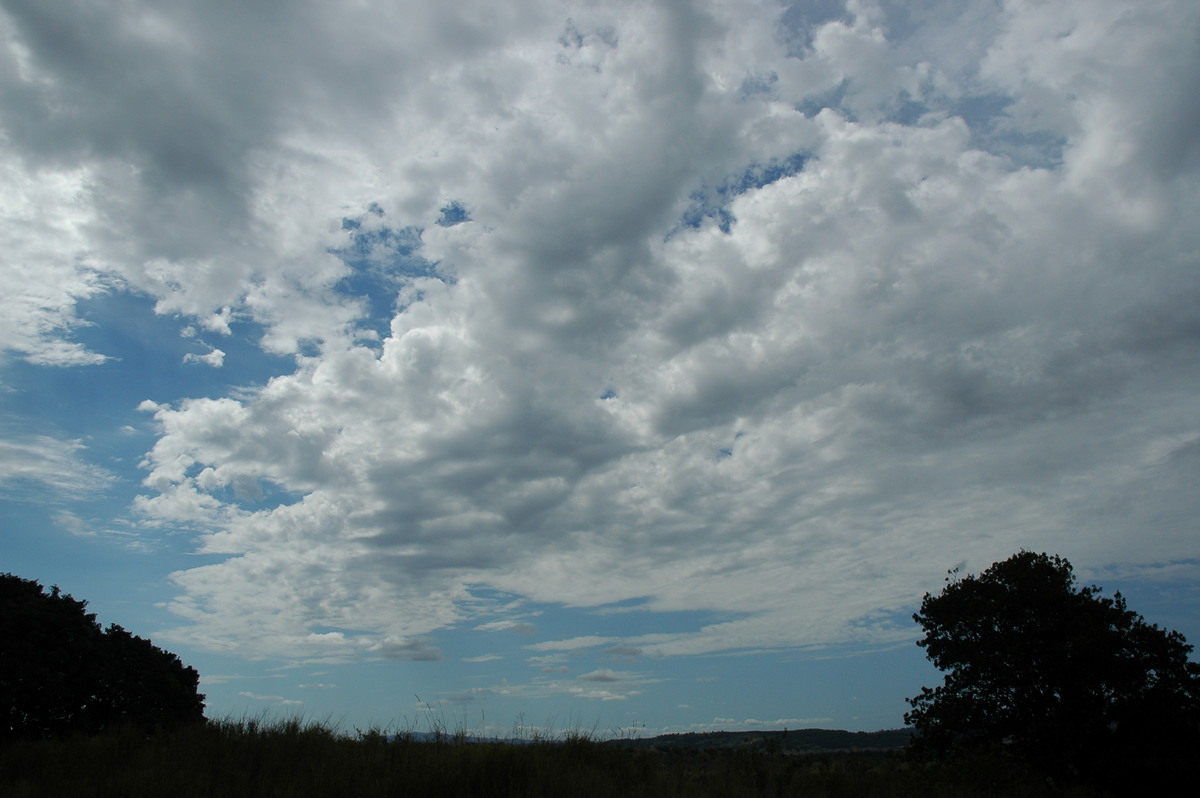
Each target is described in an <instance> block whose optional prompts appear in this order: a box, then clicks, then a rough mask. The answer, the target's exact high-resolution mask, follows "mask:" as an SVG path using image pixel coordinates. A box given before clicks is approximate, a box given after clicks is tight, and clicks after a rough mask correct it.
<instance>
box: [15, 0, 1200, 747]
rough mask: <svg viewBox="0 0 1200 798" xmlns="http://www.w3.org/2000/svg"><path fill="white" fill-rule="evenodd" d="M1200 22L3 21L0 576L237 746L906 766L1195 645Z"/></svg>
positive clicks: (198, 17)
mask: <svg viewBox="0 0 1200 798" xmlns="http://www.w3.org/2000/svg"><path fill="white" fill-rule="evenodd" d="M1197 219H1200V4H1197V3H1195V2H1194V0H1138V1H1137V2H1118V1H1117V0H1057V1H1056V2H1045V1H1044V0H928V2H923V3H915V4H914V3H909V2H903V1H902V0H846V2H840V1H838V0H811V1H810V2H803V1H799V2H793V3H786V2H779V0H694V2H687V1H686V0H663V1H662V2H649V1H646V0H639V1H638V2H606V1H605V0H595V1H594V2H583V1H579V2H574V1H571V2H558V1H557V0H533V1H527V0H513V1H512V2H504V3H496V2H493V1H492V0H462V1H461V2H455V3H440V4H433V3H421V2H390V1H387V0H355V2H349V1H348V2H342V3H329V2H319V1H318V0H294V1H292V2H276V1H274V0H263V1H262V2H255V3H246V2H241V0H174V1H173V2H148V0H122V1H120V2H118V0H107V1H106V0H60V1H59V2H53V3H47V2H43V1H42V0H0V274H2V282H0V284H2V285H3V286H4V288H3V290H2V291H0V571H6V572H12V573H15V574H18V575H20V576H22V577H25V578H29V579H36V580H38V581H40V582H41V583H42V584H44V585H46V586H49V585H52V584H57V585H59V586H60V587H61V588H62V589H63V590H64V591H66V592H69V593H71V594H73V595H74V596H75V597H77V598H81V599H86V600H88V602H89V607H90V609H91V610H92V611H94V612H96V613H97V616H98V620H99V621H100V622H101V623H103V624H107V623H119V624H121V625H123V626H125V627H126V628H127V629H129V630H130V631H132V632H134V633H136V634H139V635H142V636H144V637H149V638H151V639H152V640H153V641H154V642H155V643H156V644H158V645H160V646H162V647H164V648H167V649H168V650H170V651H173V652H175V653H176V654H178V655H179V656H180V657H181V658H182V659H183V661H184V662H186V663H188V664H189V665H192V666H194V667H196V668H197V670H199V671H200V673H201V676H202V685H201V689H202V691H203V692H204V693H205V694H206V695H207V697H208V714H209V716H210V717H225V716H234V717H241V716H244V715H252V716H257V715H260V714H265V715H269V716H294V715H297V714H299V715H302V716H304V717H307V718H312V719H324V720H328V721H331V722H334V723H337V724H341V726H342V727H343V728H345V729H347V730H352V729H355V728H366V727H368V726H371V725H375V726H388V727H392V728H399V729H409V730H427V729H431V728H437V727H441V728H447V729H450V730H456V729H458V730H464V731H469V732H472V733H480V734H506V733H510V732H512V731H513V730H523V731H530V730H535V731H542V732H546V731H551V732H552V731H554V730H569V729H582V730H588V731H593V732H596V733H600V734H609V733H630V734H638V735H643V736H648V735H652V734H658V733H663V732H686V731H706V730H713V729H726V730H735V729H767V728H771V729H778V728H801V727H825V728H840V729H851V730H872V729H881V728H896V727H899V726H901V725H902V724H903V714H904V711H905V710H906V709H907V708H908V705H907V704H906V703H905V699H906V698H907V697H909V696H914V695H917V694H918V693H919V692H920V688H921V686H922V685H933V684H937V683H939V682H940V676H939V674H938V673H937V672H936V671H935V670H934V669H933V668H932V666H931V665H929V663H927V662H926V660H925V659H924V656H923V653H922V651H921V649H920V648H918V647H917V646H916V645H915V641H916V640H917V639H918V637H919V636H920V629H919V628H918V627H917V626H916V625H915V624H914V623H913V621H912V618H911V616H912V613H913V612H914V611H915V610H916V609H917V607H918V606H919V604H920V601H921V598H922V596H923V595H924V594H925V593H926V592H927V591H928V592H933V593H936V592H938V591H939V590H940V589H941V587H942V585H943V584H944V582H943V580H944V578H945V576H946V573H947V571H948V570H950V569H953V568H960V569H962V572H963V573H978V572H980V571H981V570H983V569H985V568H987V567H988V566H989V565H990V564H991V563H993V562H996V561H998V560H1001V559H1004V558H1006V557H1008V556H1009V555H1011V554H1013V553H1014V552H1017V551H1019V550H1021V549H1029V550H1033V551H1046V552H1050V553H1057V554H1060V555H1062V556H1064V557H1066V558H1067V559H1068V560H1070V561H1071V562H1072V563H1073V564H1074V566H1075V568H1076V571H1077V573H1078V575H1079V577H1080V579H1081V581H1082V582H1084V583H1088V584H1091V583H1096V584H1099V585H1100V586H1102V587H1103V588H1104V589H1105V591H1106V592H1111V591H1113V590H1118V589H1119V590H1121V591H1122V592H1123V593H1124V595H1125V596H1126V597H1127V598H1128V600H1129V606H1130V607H1131V608H1132V609H1134V610H1136V611H1138V612H1140V613H1142V614H1143V615H1145V616H1146V619H1147V620H1148V621H1150V622H1153V623H1157V624H1160V625H1162V626H1165V627H1167V628H1172V629H1178V630H1179V631H1181V632H1182V633H1183V634H1184V635H1185V636H1187V637H1188V638H1189V639H1190V640H1192V641H1193V642H1197V641H1200V522H1198V520H1197V519H1200V489H1198V486H1200V402H1198V401H1197V396H1198V394H1200V224H1197V222H1196V220H1197Z"/></svg>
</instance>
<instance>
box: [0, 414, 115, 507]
mask: <svg viewBox="0 0 1200 798" xmlns="http://www.w3.org/2000/svg"><path fill="white" fill-rule="evenodd" d="M85 448H86V447H85V446H84V444H83V442H82V441H79V440H59V439H56V438H51V437H49V436H47V435H24V436H17V437H13V438H8V439H2V438H0V492H3V493H4V494H5V495H6V496H8V497H9V498H15V499H18V500H26V501H33V500H35V498H36V500H37V501H42V500H43V499H44V497H45V495H46V494H45V492H46V491H49V494H50V495H51V496H54V497H56V498H57V499H58V500H60V501H65V500H70V499H79V498H88V497H92V496H95V495H97V494H99V493H100V492H101V491H103V490H104V489H105V488H106V487H108V485H110V484H111V483H112V481H113V480H114V478H115V477H114V476H113V475H112V474H111V473H110V472H108V471H106V470H105V469H102V468H99V467H98V466H94V465H91V464H89V463H86V462H84V461H83V460H81V459H80V458H79V456H78V453H79V452H82V451H83V450H84V449H85ZM60 517H62V518H64V519H67V520H68V525H67V528H68V529H70V530H72V531H73V530H75V529H80V530H82V525H81V523H80V524H75V523H74V522H73V521H70V518H71V516H69V515H63V516H60ZM76 520H77V519H76Z"/></svg>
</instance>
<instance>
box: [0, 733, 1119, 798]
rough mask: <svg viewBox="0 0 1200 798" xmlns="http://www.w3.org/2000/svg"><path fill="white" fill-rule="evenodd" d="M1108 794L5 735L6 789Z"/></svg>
mask: <svg viewBox="0 0 1200 798" xmlns="http://www.w3.org/2000/svg"><path fill="white" fill-rule="evenodd" d="M760 737H761V735H760ZM765 739H766V740H767V741H768V742H769V739H770V738H765ZM645 742H646V741H641V743H645ZM676 742H677V741H676ZM1104 794H1105V793H1103V792H1101V791H1098V790H1092V789H1087V788H1083V787H1057V788H1056V785H1054V784H1053V783H1051V782H1048V781H1047V780H1046V779H1045V777H1042V776H1038V775H1036V774H1033V773H1030V772H1028V771H1025V770H1023V769H1022V768H1021V767H1020V766H1017V765H1015V764H1013V763H1008V762H1003V761H1001V760H999V759H988V758H982V757H974V758H964V759H956V760H947V761H943V762H940V763H938V764H930V763H921V762H916V761H909V760H908V759H907V758H906V757H905V755H904V754H903V753H902V752H897V751H891V752H888V751H882V750H873V751H862V752H855V751H850V750H844V751H839V752H825V753H804V754H797V753H789V752H785V751H781V750H770V748H769V746H768V747H759V746H748V745H737V746H733V747H710V748H707V749H705V748H703V747H700V746H696V747H689V746H686V745H684V746H671V747H669V748H668V750H658V749H657V748H655V747H654V746H650V745H640V746H638V747H631V746H629V745H626V744H624V741H609V742H604V741H600V740H597V739H593V738H591V737H589V736H588V735H586V734H569V733H568V734H564V735H562V736H561V737H560V738H558V739H556V740H553V741H546V740H543V741H533V742H527V743H515V742H480V741H471V740H469V739H467V738H465V737H464V736H462V735H457V736H456V735H440V736H435V737H434V738H433V739H423V738H421V737H418V736H416V735H406V734H399V735H386V734H383V733H381V732H378V731H368V732H358V733H355V734H342V733H339V732H337V731H336V730H335V729H332V728H330V727H329V726H328V725H324V724H320V723H309V724H305V723H302V722H300V721H297V720H289V721H278V722H273V723H264V722H259V721H255V720H241V721H228V720H227V721H215V722H209V723H207V724H202V725H195V726H191V727H184V728H178V729H175V730H173V731H168V732H160V733H158V734H153V735H148V734H146V733H145V732H144V731H143V730H140V729H135V728H128V729H125V730H120V731H118V730H110V731H108V732H106V733H104V734H100V735H97V736H93V737H87V736H82V735H80V736H76V737H71V738H60V739H47V740H36V741H34V740H28V741H21V742H17V743H13V744H10V745H7V746H4V747H0V795H4V796H7V798H25V797H28V798H33V797H34V796H54V797H55V798H60V796H65V795H69V796H74V797H75V798H88V796H122V797H123V798H124V797H125V796H129V797H131V798H135V797H136V796H156V797H157V796H166V795H169V796H172V797H173V798H188V796H197V797H198V798H199V797H201V796H202V797H203V798H219V797H220V796H230V797H231V798H232V796H238V797H239V798H240V797H241V796H410V795H411V796H464V798H481V797H483V796H564V795H567V796H572V798H587V797H588V796H647V797H648V798H649V797H650V796H654V798H659V797H660V796H680V797H682V796H688V797H689V798H691V797H692V796H730V797H731V798H736V796H830V797H832V796H930V797H931V798H938V796H946V797H947V798H949V796H993V797H995V798H1002V797H1004V796H1014V798H1015V796H1042V795H1047V796H1049V795H1054V796H1079V797H1080V798H1082V797H1083V796H1097V795H1104Z"/></svg>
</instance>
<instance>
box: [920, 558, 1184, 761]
mask: <svg viewBox="0 0 1200 798" xmlns="http://www.w3.org/2000/svg"><path fill="white" fill-rule="evenodd" d="M913 619H914V620H915V621H916V622H917V623H919V624H920V625H921V626H922V627H923V628H924V630H925V636H924V638H923V639H921V640H920V641H918V645H920V646H922V647H923V648H924V649H925V651H926V654H927V655H928V657H929V659H930V660H931V661H932V662H933V664H934V665H936V666H937V667H938V668H939V669H941V670H943V671H946V675H945V681H944V683H943V684H942V686H940V687H936V688H933V689H930V688H928V687H923V688H921V694H920V695H918V696H917V697H915V698H910V699H909V703H910V704H911V705H912V707H913V709H912V711H911V712H908V713H907V714H906V715H905V716H904V719H905V722H906V723H909V724H911V725H912V726H914V727H915V728H916V730H917V732H918V736H917V747H918V750H922V751H925V752H928V753H934V754H944V753H949V752H953V751H961V750H964V749H979V748H984V749H992V750H1003V751H1006V752H1009V753H1012V754H1016V755H1017V756H1019V757H1021V758H1023V759H1025V760H1026V761H1029V762H1031V763H1033V764H1035V765H1037V766H1039V767H1041V768H1042V769H1044V770H1046V771H1049V772H1052V773H1057V774H1059V775H1064V776H1083V777H1097V776H1100V775H1101V774H1109V775H1111V771H1112V769H1113V767H1114V763H1115V762H1117V761H1122V762H1125V763H1131V762H1134V761H1137V762H1143V763H1145V762H1149V761H1151V760H1154V761H1156V762H1160V763H1161V761H1163V759H1164V758H1168V759H1169V758H1171V757H1174V756H1176V755H1180V756H1194V755H1195V750H1196V749H1195V748H1193V747H1192V746H1194V745H1195V744H1196V742H1197V740H1200V665H1197V664H1195V663H1193V662H1190V661H1188V654H1189V653H1190V652H1191V650H1192V647H1191V646H1190V645H1188V644H1187V642H1186V641H1185V640H1184V638H1183V636H1182V635H1181V634H1179V633H1178V632H1174V631H1166V630H1163V629H1160V628H1159V627H1157V626H1154V625H1151V624H1147V623H1146V622H1145V620H1144V619H1143V618H1142V616H1140V615H1138V614H1137V613H1135V612H1133V611H1131V610H1129V609H1128V608H1127V607H1126V606H1125V599H1124V598H1123V597H1122V596H1121V594H1120V593H1116V594H1115V595H1114V596H1113V597H1112V598H1107V597H1105V596H1102V595H1100V588H1098V587H1095V586H1091V587H1077V586H1076V580H1075V576H1074V574H1073V570H1072V568H1071V564H1070V563H1069V562H1067V561H1066V560H1065V559H1063V558H1061V557H1059V556H1057V555H1054V556H1051V555H1047V554H1034V553H1032V552H1028V551H1021V552H1019V553H1017V554H1015V555H1013V556H1012V557H1010V558H1009V559H1007V560H1005V561H1003V562H999V563H996V564H994V565H992V566H991V567H990V568H988V569H987V570H986V571H984V572H983V573H981V574H979V575H978V576H967V577H965V578H960V577H959V576H958V574H957V571H951V572H950V576H949V577H948V578H947V584H946V587H945V588H944V589H943V590H942V592H941V594H940V595H937V596H933V595H930V594H928V593H926V594H925V597H924V600H923V601H922V602H921V609H920V612H918V613H917V614H915V615H914V616H913Z"/></svg>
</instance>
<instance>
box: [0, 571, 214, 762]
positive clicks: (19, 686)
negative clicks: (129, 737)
mask: <svg viewBox="0 0 1200 798" xmlns="http://www.w3.org/2000/svg"><path fill="white" fill-rule="evenodd" d="M86 608H87V602H85V601H77V600H76V599H74V598H72V597H71V596H70V595H64V594H63V593H61V592H60V591H59V589H58V588H57V587H54V588H51V590H50V592H49V593H45V592H43V590H42V586H41V585H40V584H38V583H37V582H35V581H31V580H27V579H22V578H20V577H18V576H14V575H12V574H0V741H4V740H12V739H20V738H36V737H50V736H59V735H63V734H68V733H73V732H82V733H95V732H98V731H101V730H103V729H105V728H108V727H110V726H115V725H121V724H137V725H140V726H143V727H145V728H147V729H154V728H160V727H165V726H171V725H174V724H178V723H187V722H198V721H203V720H204V696H203V695H201V694H200V693H198V692H197V691H196V690H197V687H198V685H199V680H200V676H199V674H198V673H196V671H195V669H193V668H189V667H187V666H185V665H184V664H183V663H182V662H180V660H179V658H178V657H177V656H175V655H174V654H172V653H170V652H167V651H163V650H162V649H160V648H158V647H157V646H155V645H154V644H153V643H151V642H150V641H149V640H145V639H143V638H140V637H137V636H136V635H132V634H130V633H129V632H127V631H125V630H124V629H122V628H121V627H120V626H117V625H115V624H113V625H111V626H109V627H108V629H106V630H104V631H101V629H100V626H99V624H97V623H96V616H95V615H94V614H92V613H89V612H87V610H86Z"/></svg>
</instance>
